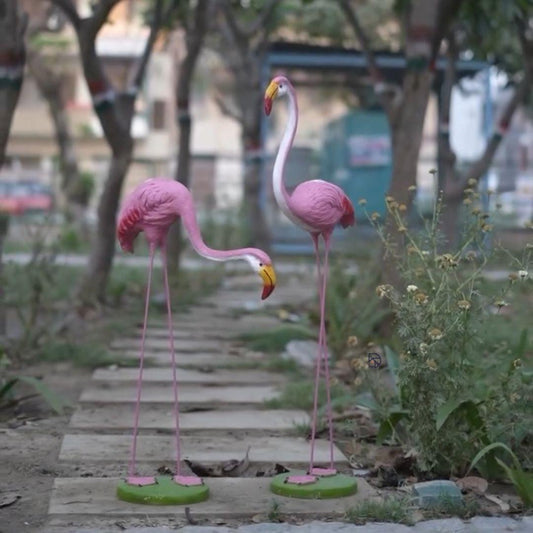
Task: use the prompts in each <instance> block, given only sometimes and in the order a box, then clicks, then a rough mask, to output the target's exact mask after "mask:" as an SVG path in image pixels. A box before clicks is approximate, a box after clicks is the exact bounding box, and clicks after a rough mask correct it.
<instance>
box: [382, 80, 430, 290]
mask: <svg viewBox="0 0 533 533" xmlns="http://www.w3.org/2000/svg"><path fill="white" fill-rule="evenodd" d="M433 78H434V75H433V73H432V72H430V71H427V70H425V71H421V72H415V71H408V72H406V74H405V79H404V92H403V99H402V106H401V108H400V109H399V110H398V114H397V115H396V120H395V121H394V123H393V125H392V132H391V135H392V150H393V164H392V178H391V184H390V187H389V191H388V195H389V196H391V197H392V198H393V199H394V200H395V201H396V202H398V203H399V204H404V205H405V206H406V207H408V208H409V207H410V205H411V202H412V198H413V194H412V193H411V192H410V191H409V187H411V186H413V185H416V175H417V171H418V156H419V153H420V145H421V143H422V134H423V129H424V117H425V113H426V109H427V103H428V100H429V96H430V93H431V85H432V82H433ZM406 132H409V133H408V134H407V133H406ZM386 233H387V234H388V235H389V239H390V240H389V242H390V245H391V246H392V247H393V248H394V249H395V250H397V251H399V250H401V249H402V247H403V244H404V243H403V236H402V233H401V232H398V228H397V226H396V223H395V222H394V219H393V217H391V216H388V217H387V221H386ZM395 262H396V259H395V257H394V255H392V254H384V256H383V263H382V268H383V279H384V280H385V281H386V283H389V284H391V285H394V286H398V284H399V283H400V282H401V280H400V274H399V272H398V269H397V268H396V264H395Z"/></svg>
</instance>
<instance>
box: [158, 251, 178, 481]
mask: <svg viewBox="0 0 533 533" xmlns="http://www.w3.org/2000/svg"><path fill="white" fill-rule="evenodd" d="M161 258H162V260H163V276H164V279H165V298H166V302H167V319H168V340H169V345H170V360H171V365H172V390H173V393H174V420H175V422H176V476H181V450H180V418H179V416H180V414H179V413H180V410H179V402H178V379H177V375H176V350H175V349H174V329H173V324H172V308H171V305H170V288H169V285H168V270H167V250H166V244H163V246H162V247H161Z"/></svg>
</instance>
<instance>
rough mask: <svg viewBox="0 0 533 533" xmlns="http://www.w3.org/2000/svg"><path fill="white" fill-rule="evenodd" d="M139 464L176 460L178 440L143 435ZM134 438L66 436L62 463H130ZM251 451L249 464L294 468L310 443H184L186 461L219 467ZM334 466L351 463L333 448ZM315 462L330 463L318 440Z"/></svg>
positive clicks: (244, 439)
mask: <svg viewBox="0 0 533 533" xmlns="http://www.w3.org/2000/svg"><path fill="white" fill-rule="evenodd" d="M137 443H138V444H137V446H138V453H137V459H138V460H139V461H145V462H146V461H157V462H161V461H163V462H164V461H172V460H173V459H174V457H175V440H174V437H173V436H171V435H168V436H159V435H158V436H152V435H141V436H139V437H138V439H137ZM130 446H131V437H130V436H129V435H87V434H84V435H65V437H64V438H63V443H62V444H61V450H60V452H59V460H60V461H70V462H76V463H79V462H90V461H102V462H105V461H107V462H112V461H113V462H114V461H122V462H127V460H128V458H129V456H130V451H131V450H130ZM248 447H250V452H249V456H248V457H249V460H250V463H251V464H253V463H272V464H274V463H281V464H284V465H290V466H292V467H296V466H301V465H305V464H307V462H308V461H309V457H308V456H309V442H308V441H307V440H306V439H303V438H298V437H293V438H291V437H252V436H241V437H239V436H226V435H224V436H220V437H219V436H217V437H194V436H184V437H183V438H182V439H181V452H182V456H183V457H184V458H185V459H190V460H192V461H198V462H201V463H218V462H222V461H229V460H230V459H242V458H243V457H244V456H245V454H246V450H247V448H248ZM334 459H335V463H336V464H338V465H339V466H340V464H341V463H344V464H346V463H348V460H347V459H346V457H344V455H343V454H342V453H341V451H340V450H339V449H338V448H336V447H335V448H334ZM315 460H316V461H317V462H318V463H327V462H329V444H328V442H327V441H325V440H317V441H316V448H315Z"/></svg>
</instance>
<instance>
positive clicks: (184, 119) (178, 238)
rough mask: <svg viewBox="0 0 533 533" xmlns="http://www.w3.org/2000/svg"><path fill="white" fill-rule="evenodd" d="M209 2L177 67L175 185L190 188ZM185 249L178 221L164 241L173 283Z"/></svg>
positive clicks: (204, 0) (198, 13)
mask: <svg viewBox="0 0 533 533" xmlns="http://www.w3.org/2000/svg"><path fill="white" fill-rule="evenodd" d="M208 10H209V1H208V0H199V2H198V4H197V5H196V8H195V11H194V17H193V20H192V21H191V23H190V24H191V25H190V26H189V25H187V27H186V38H185V41H186V45H187V52H186V55H185V57H184V58H183V61H182V62H181V63H180V66H179V72H178V81H177V86H176V103H177V110H176V111H177V117H176V118H177V123H178V129H179V147H178V149H179V151H178V161H177V167H176V176H175V179H176V181H179V182H180V183H182V184H183V185H185V187H189V184H190V178H191V134H192V119H191V111H190V99H191V86H192V81H193V76H194V71H195V69H196V63H197V62H198V57H199V55H200V52H201V50H202V47H203V44H204V39H205V34H206V31H207V14H208ZM184 248H185V245H184V240H183V238H182V234H181V219H179V218H178V219H177V220H176V222H175V223H174V224H173V225H172V227H171V228H170V231H169V238H168V239H167V268H168V273H169V275H170V276H171V278H172V279H175V277H176V276H177V275H178V273H179V268H180V263H181V256H182V254H183V250H184Z"/></svg>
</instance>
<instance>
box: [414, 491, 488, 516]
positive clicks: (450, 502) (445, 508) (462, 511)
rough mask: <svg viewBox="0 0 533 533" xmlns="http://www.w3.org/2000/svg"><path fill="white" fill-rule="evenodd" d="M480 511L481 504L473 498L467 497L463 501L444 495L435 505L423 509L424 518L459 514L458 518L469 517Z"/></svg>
mask: <svg viewBox="0 0 533 533" xmlns="http://www.w3.org/2000/svg"><path fill="white" fill-rule="evenodd" d="M479 511H480V507H479V504H478V503H477V502H476V501H475V500H473V499H466V500H465V501H463V502H458V501H457V500H455V499H453V498H450V497H448V496H442V497H441V498H439V499H438V501H437V502H436V503H435V504H434V505H432V506H431V507H428V508H426V509H423V513H424V518H425V519H427V520H431V519H436V518H444V517H448V516H457V517H458V518H462V519H467V518H471V517H472V516H474V515H476V514H478V513H479Z"/></svg>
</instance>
